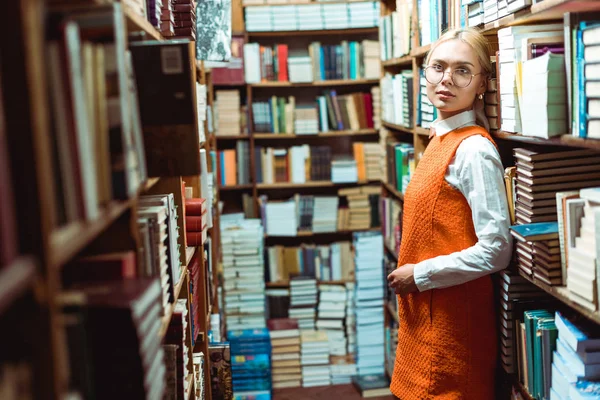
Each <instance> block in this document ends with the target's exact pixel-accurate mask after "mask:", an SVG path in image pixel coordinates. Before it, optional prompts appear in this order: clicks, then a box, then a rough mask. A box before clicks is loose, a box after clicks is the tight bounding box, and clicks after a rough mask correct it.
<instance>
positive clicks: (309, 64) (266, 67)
mask: <svg viewBox="0 0 600 400" xmlns="http://www.w3.org/2000/svg"><path fill="white" fill-rule="evenodd" d="M261 8H262V7H261ZM378 47H379V44H378V43H377V42H374V41H370V40H363V41H362V42H356V41H350V42H349V41H346V40H344V41H342V42H341V43H340V44H339V45H325V44H321V43H320V42H312V43H311V44H310V45H309V47H308V48H306V49H302V48H297V47H294V48H288V45H287V44H278V45H275V46H273V47H270V46H263V45H260V44H259V43H246V44H245V45H244V68H245V77H246V83H260V82H288V81H289V82H312V81H324V80H334V79H335V80H357V79H377V78H379V69H378V68H379V67H378V64H379V63H378V57H379V55H378V54H377V53H376V50H374V49H375V48H378Z"/></svg>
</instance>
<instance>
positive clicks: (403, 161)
mask: <svg viewBox="0 0 600 400" xmlns="http://www.w3.org/2000/svg"><path fill="white" fill-rule="evenodd" d="M385 159H386V161H387V171H388V174H387V182H388V183H389V184H390V185H391V186H392V187H394V188H395V189H396V190H398V191H399V192H400V193H402V194H404V193H405V192H406V188H407V187H408V183H409V182H410V179H411V177H412V175H413V173H414V169H415V149H414V147H413V146H412V145H410V144H408V143H389V142H388V143H387V144H386V157H385Z"/></svg>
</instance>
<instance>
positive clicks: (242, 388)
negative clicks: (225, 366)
mask: <svg viewBox="0 0 600 400" xmlns="http://www.w3.org/2000/svg"><path fill="white" fill-rule="evenodd" d="M227 338H228V339H229V345H230V346H231V378H232V381H233V396H234V398H245V397H244V396H249V395H252V396H268V397H266V398H268V399H270V395H271V339H270V337H269V331H268V329H267V328H262V329H244V330H234V331H228V332H227Z"/></svg>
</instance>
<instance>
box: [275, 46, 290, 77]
mask: <svg viewBox="0 0 600 400" xmlns="http://www.w3.org/2000/svg"><path fill="white" fill-rule="evenodd" d="M277 63H278V67H279V76H278V77H277V80H279V81H280V82H287V81H288V46H287V44H278V45H277Z"/></svg>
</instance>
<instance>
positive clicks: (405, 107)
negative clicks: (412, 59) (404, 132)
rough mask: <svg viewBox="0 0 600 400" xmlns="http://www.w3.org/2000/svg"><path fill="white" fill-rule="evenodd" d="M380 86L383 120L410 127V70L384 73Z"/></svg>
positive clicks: (411, 83) (411, 104)
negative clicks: (394, 73) (393, 73)
mask: <svg viewBox="0 0 600 400" xmlns="http://www.w3.org/2000/svg"><path fill="white" fill-rule="evenodd" d="M380 86H381V91H382V95H383V97H382V101H383V112H382V118H383V120H384V121H385V122H389V123H392V124H397V125H402V126H405V127H407V128H410V127H412V123H413V119H412V114H413V113H412V107H413V96H412V93H413V76H412V71H410V70H406V71H402V72H401V73H399V74H396V75H392V74H390V73H386V74H385V76H384V77H383V78H381V84H380Z"/></svg>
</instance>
